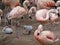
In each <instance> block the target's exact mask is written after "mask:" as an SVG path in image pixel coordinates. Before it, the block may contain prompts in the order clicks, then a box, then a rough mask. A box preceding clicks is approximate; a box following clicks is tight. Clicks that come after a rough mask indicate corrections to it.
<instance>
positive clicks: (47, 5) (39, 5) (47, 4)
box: [28, 0, 55, 10]
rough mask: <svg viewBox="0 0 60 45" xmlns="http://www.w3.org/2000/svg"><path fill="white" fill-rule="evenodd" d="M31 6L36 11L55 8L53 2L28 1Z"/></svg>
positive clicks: (47, 0)
mask: <svg viewBox="0 0 60 45" xmlns="http://www.w3.org/2000/svg"><path fill="white" fill-rule="evenodd" d="M28 1H29V2H30V3H31V4H33V5H36V6H37V9H38V10H39V9H41V8H43V9H50V8H51V7H52V6H55V2H54V0H28Z"/></svg>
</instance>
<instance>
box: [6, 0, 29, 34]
mask: <svg viewBox="0 0 60 45" xmlns="http://www.w3.org/2000/svg"><path fill="white" fill-rule="evenodd" d="M27 3H29V1H24V3H23V6H24V8H23V7H20V6H17V7H15V8H13V9H12V11H11V12H10V13H9V15H8V16H7V18H8V20H11V19H13V20H15V22H16V29H17V27H18V26H19V24H18V20H19V19H20V18H21V17H22V16H25V15H27V12H28V8H27V5H28V4H27ZM17 34H18V31H17Z"/></svg>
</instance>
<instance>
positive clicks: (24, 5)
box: [23, 2, 28, 12]
mask: <svg viewBox="0 0 60 45" xmlns="http://www.w3.org/2000/svg"><path fill="white" fill-rule="evenodd" d="M25 3H26V2H23V7H24V8H25V10H26V11H27V12H28V8H27V6H26V4H25Z"/></svg>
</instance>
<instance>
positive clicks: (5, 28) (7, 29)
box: [2, 27, 13, 34]
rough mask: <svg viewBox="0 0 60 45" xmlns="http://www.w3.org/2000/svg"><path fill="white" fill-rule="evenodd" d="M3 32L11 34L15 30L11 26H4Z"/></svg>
mask: <svg viewBox="0 0 60 45" xmlns="http://www.w3.org/2000/svg"><path fill="white" fill-rule="evenodd" d="M2 32H3V33H5V34H11V33H13V30H12V29H11V28H9V27H4V28H3V29H2Z"/></svg>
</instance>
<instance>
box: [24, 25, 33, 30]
mask: <svg viewBox="0 0 60 45" xmlns="http://www.w3.org/2000/svg"><path fill="white" fill-rule="evenodd" d="M23 27H24V29H25V30H26V31H30V30H32V29H33V27H32V26H31V25H24V26H23Z"/></svg>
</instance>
